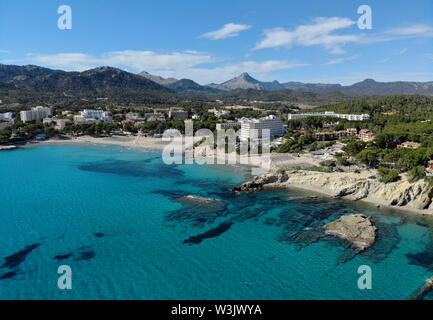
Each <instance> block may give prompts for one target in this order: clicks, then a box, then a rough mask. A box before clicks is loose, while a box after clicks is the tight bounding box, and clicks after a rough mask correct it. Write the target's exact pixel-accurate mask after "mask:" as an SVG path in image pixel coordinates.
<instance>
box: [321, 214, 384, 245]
mask: <svg viewBox="0 0 433 320" xmlns="http://www.w3.org/2000/svg"><path fill="white" fill-rule="evenodd" d="M324 228H325V233H326V234H327V235H331V236H336V237H338V238H340V239H343V240H347V241H349V242H350V243H351V244H352V247H353V248H354V249H356V250H357V251H363V250H365V249H367V248H369V247H370V246H371V245H372V244H373V243H374V242H375V240H376V227H375V226H374V225H373V223H372V222H371V218H370V217H369V216H366V215H364V214H353V215H348V216H342V217H340V218H339V219H338V220H335V221H333V222H331V223H328V224H327V225H325V227H324Z"/></svg>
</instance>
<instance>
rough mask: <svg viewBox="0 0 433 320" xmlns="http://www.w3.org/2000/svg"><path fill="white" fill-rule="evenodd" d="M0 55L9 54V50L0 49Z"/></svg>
mask: <svg viewBox="0 0 433 320" xmlns="http://www.w3.org/2000/svg"><path fill="white" fill-rule="evenodd" d="M0 53H11V52H10V51H9V50H3V49H0Z"/></svg>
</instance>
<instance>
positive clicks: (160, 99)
mask: <svg viewBox="0 0 433 320" xmlns="http://www.w3.org/2000/svg"><path fill="white" fill-rule="evenodd" d="M394 94H420V95H429V96H431V95H433V82H424V83H421V82H404V81H399V82H376V81H374V80H371V79H367V80H364V81H362V82H359V83H355V84H353V85H350V86H342V85H340V84H320V83H302V82H286V83H280V82H278V81H273V82H262V81H259V80H256V79H254V78H253V77H251V76H250V75H249V74H248V73H243V74H241V75H239V76H238V77H235V78H233V79H231V80H228V81H226V82H223V83H221V84H209V85H200V84H198V83H196V82H194V81H193V80H189V79H180V80H178V79H174V78H168V79H164V78H163V77H160V76H155V75H151V74H149V73H147V72H141V73H140V74H135V73H130V72H127V71H124V70H121V69H118V68H113V67H99V68H94V69H90V70H87V71H83V72H67V71H62V70H52V69H48V68H43V67H39V66H34V65H26V66H14V65H4V64H0V100H2V102H3V104H13V103H18V104H28V105H31V104H35V103H41V104H48V103H50V104H51V103H52V104H54V103H65V104H69V105H73V104H75V105H77V104H78V103H79V104H83V103H87V102H88V103H93V102H94V101H99V100H110V101H111V102H113V103H122V104H140V105H143V104H173V103H174V104H175V103H179V102H185V101H200V102H208V101H215V100H222V101H224V102H225V103H250V102H254V101H256V102H273V103H275V102H280V103H286V104H287V103H298V104H300V103H314V104H323V103H334V102H339V101H347V100H351V99H354V98H356V96H358V95H394Z"/></svg>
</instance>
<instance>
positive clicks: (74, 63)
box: [28, 50, 214, 71]
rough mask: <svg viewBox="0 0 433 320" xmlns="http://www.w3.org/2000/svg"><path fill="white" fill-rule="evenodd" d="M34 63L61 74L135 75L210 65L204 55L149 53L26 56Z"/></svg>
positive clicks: (192, 52) (127, 51) (130, 51)
mask: <svg viewBox="0 0 433 320" xmlns="http://www.w3.org/2000/svg"><path fill="white" fill-rule="evenodd" d="M28 58H29V59H30V60H31V61H32V62H34V63H39V64H43V65H45V66H49V67H55V68H61V69H64V70H76V71H83V70H86V69H90V68H93V67H97V66H101V65H109V66H118V67H123V68H127V69H132V70H135V71H143V70H152V69H162V70H163V69H167V70H168V69H173V68H179V66H181V67H182V68H189V67H193V66H196V65H199V64H203V63H209V62H213V60H214V59H213V57H212V56H210V55H207V54H203V53H199V52H195V51H185V52H172V53H166V54H158V53H155V52H153V51H135V50H124V51H112V52H107V53H104V54H102V55H101V56H99V57H97V56H92V55H89V54H84V53H58V54H29V55H28Z"/></svg>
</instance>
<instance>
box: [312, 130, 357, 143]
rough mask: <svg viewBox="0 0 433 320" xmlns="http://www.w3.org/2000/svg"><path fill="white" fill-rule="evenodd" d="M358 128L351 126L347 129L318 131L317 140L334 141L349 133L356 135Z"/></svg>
mask: <svg viewBox="0 0 433 320" xmlns="http://www.w3.org/2000/svg"><path fill="white" fill-rule="evenodd" d="M357 133H358V130H357V129H356V128H349V129H346V130H340V131H333V132H318V133H316V135H315V136H316V140H318V141H332V140H339V139H341V138H343V137H346V136H349V135H356V134H357Z"/></svg>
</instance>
